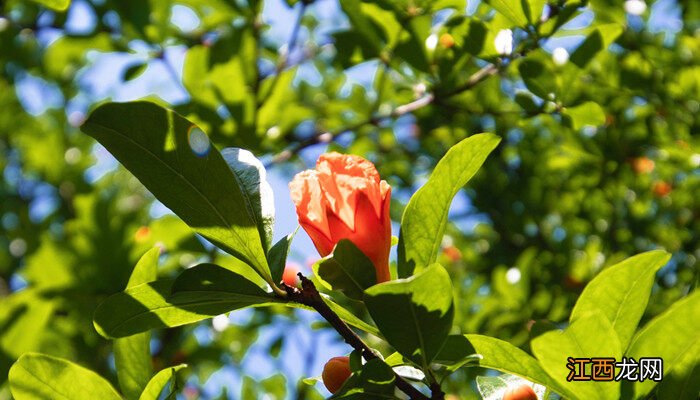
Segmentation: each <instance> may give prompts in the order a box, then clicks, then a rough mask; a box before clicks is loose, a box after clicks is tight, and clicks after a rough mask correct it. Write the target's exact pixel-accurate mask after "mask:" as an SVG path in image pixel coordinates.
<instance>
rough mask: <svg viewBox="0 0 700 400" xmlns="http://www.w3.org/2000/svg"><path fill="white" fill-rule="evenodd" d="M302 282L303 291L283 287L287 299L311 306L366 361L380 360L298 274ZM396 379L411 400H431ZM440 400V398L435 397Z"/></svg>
mask: <svg viewBox="0 0 700 400" xmlns="http://www.w3.org/2000/svg"><path fill="white" fill-rule="evenodd" d="M298 275H299V279H300V280H301V290H300V289H298V288H293V287H290V286H287V285H283V287H284V289H285V290H286V291H287V298H288V299H289V300H291V301H294V302H297V303H300V304H303V305H305V306H309V307H311V308H313V309H314V310H316V311H317V312H318V313H319V314H321V316H322V317H323V318H324V319H325V320H326V321H328V323H329V324H331V326H332V327H333V328H334V329H335V330H336V331H337V332H338V333H339V334H340V336H342V337H343V339H345V343H347V344H349V345H350V346H351V347H352V348H353V349H355V350H356V351H358V352H360V354H362V357H364V359H365V360H368V361H369V360H372V359H375V358H379V356H377V354H376V353H375V352H374V351H373V350H372V349H371V348H370V347H369V346H367V344H365V342H364V341H362V339H361V338H360V337H359V336H358V335H357V333H355V332H354V331H353V330H352V329H350V327H349V326H348V325H347V324H346V323H345V321H343V320H342V319H341V318H340V317H339V316H338V314H336V313H335V312H334V311H333V310H331V309H330V307H328V304H326V302H325V301H323V298H322V297H321V294H320V293H319V292H318V290H317V289H316V286H315V285H314V283H313V282H311V280H309V279H308V278H306V277H305V276H304V275H302V274H301V273H299V274H298ZM394 377H395V378H396V387H397V388H399V390H401V391H402V392H404V393H406V394H407V395H408V397H409V398H410V399H411V400H430V398H429V397H427V396H426V395H424V394H423V393H421V391H419V390H418V389H416V388H415V387H414V386H413V385H411V384H410V383H408V382H407V381H406V380H405V379H403V378H402V377H401V376H399V375H398V374H397V373H396V372H394ZM433 398H435V399H438V398H439V397H433Z"/></svg>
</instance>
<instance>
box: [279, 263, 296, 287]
mask: <svg viewBox="0 0 700 400" xmlns="http://www.w3.org/2000/svg"><path fill="white" fill-rule="evenodd" d="M297 273H299V267H298V266H297V265H296V264H287V265H285V266H284V272H283V273H282V282H284V284H285V285H287V286H291V287H296V286H297V285H298V284H299V277H298V276H297Z"/></svg>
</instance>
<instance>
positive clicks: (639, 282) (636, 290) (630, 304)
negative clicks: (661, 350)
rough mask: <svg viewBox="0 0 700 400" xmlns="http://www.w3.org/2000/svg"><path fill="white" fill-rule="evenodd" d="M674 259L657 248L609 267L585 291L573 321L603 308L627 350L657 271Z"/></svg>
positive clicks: (573, 312)
mask: <svg viewBox="0 0 700 400" xmlns="http://www.w3.org/2000/svg"><path fill="white" fill-rule="evenodd" d="M670 258H671V255H670V254H668V253H666V252H665V251H661V250H655V251H650V252H647V253H643V254H639V255H637V256H634V257H630V258H628V259H626V260H625V261H623V262H621V263H619V264H615V265H613V266H611V267H608V268H607V269H605V270H604V271H602V272H601V273H599V274H598V275H597V276H596V277H595V279H593V280H592V281H591V282H590V283H589V284H588V285H587V286H586V288H585V289H584V290H583V293H581V296H580V297H579V298H578V300H577V301H576V305H575V306H574V310H573V311H572V312H571V318H570V320H571V321H572V322H573V321H575V320H576V319H577V318H579V317H581V316H584V315H586V314H589V313H591V312H594V311H601V312H602V313H603V314H604V315H605V316H606V317H607V318H608V320H609V321H610V322H611V323H612V326H613V329H615V332H617V336H618V338H619V339H620V345H621V346H622V349H626V348H627V345H628V344H629V341H630V340H631V339H632V335H634V331H635V330H636V329H637V324H638V323H639V320H640V319H641V318H642V315H643V314H644V310H645V309H646V306H647V302H648V301H649V296H650V295H651V288H652V286H653V285H654V277H655V276H656V271H658V270H659V268H661V267H663V266H664V265H665V264H666V263H667V262H668V260H669V259H670Z"/></svg>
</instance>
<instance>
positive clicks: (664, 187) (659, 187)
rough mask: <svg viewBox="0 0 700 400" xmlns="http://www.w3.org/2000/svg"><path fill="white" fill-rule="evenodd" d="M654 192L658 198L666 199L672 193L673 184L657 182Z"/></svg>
mask: <svg viewBox="0 0 700 400" xmlns="http://www.w3.org/2000/svg"><path fill="white" fill-rule="evenodd" d="M652 191H653V192H654V194H655V195H656V196H657V197H664V196H666V195H668V194H669V193H671V184H670V183H668V182H664V181H659V182H656V183H655V184H654V187H653V188H652Z"/></svg>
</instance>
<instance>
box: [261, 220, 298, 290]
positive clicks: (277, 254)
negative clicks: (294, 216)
mask: <svg viewBox="0 0 700 400" xmlns="http://www.w3.org/2000/svg"><path fill="white" fill-rule="evenodd" d="M298 230H299V227H298V226H297V229H295V230H294V232H292V233H290V234H289V235H287V236H285V237H283V238H282V239H280V240H279V241H277V243H275V245H274V246H272V247H271V248H270V251H268V252H267V262H268V264H270V274H271V275H272V281H273V282H275V283H278V282H280V281H281V280H282V275H283V274H284V267H285V266H286V265H287V255H288V254H289V248H290V246H291V244H292V240H293V239H294V236H295V235H296V234H297V231H298Z"/></svg>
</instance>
